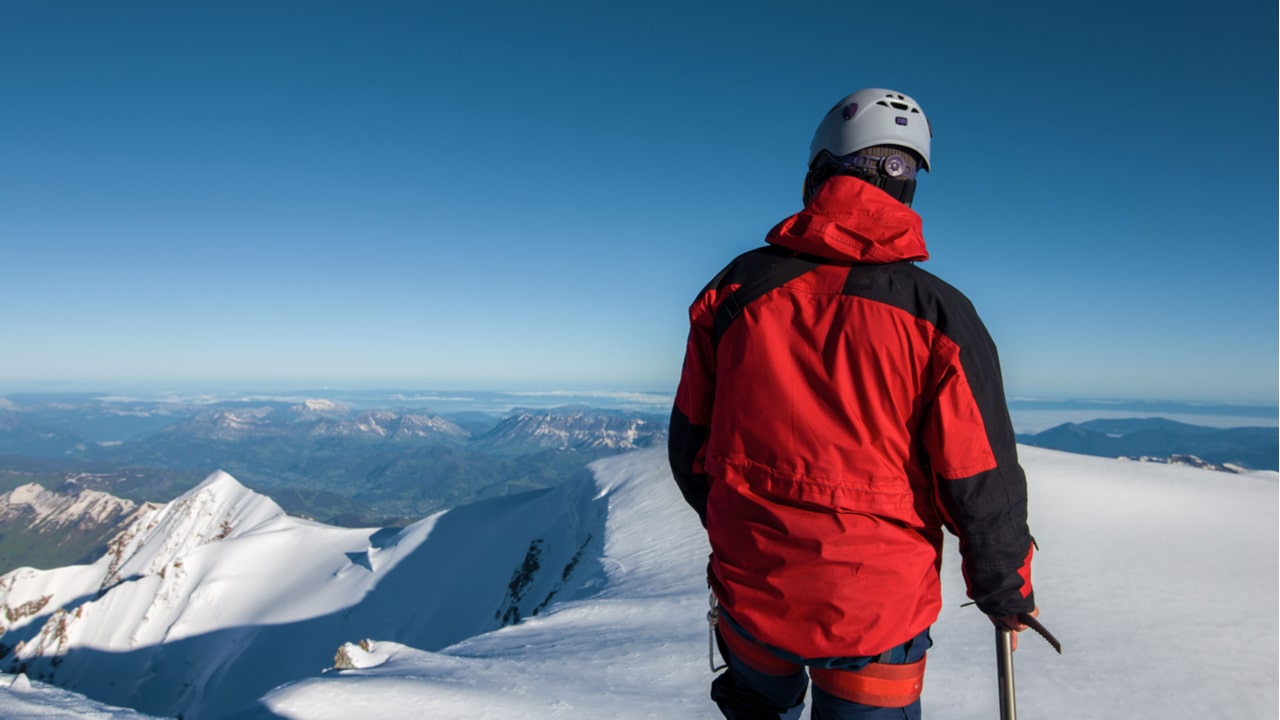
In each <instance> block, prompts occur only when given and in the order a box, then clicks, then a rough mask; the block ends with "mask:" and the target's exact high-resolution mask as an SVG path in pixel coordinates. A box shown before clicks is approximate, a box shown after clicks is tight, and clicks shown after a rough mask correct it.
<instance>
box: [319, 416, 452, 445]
mask: <svg viewBox="0 0 1280 720" xmlns="http://www.w3.org/2000/svg"><path fill="white" fill-rule="evenodd" d="M309 432H310V434H311V435H321V436H325V437H333V436H340V437H377V438H395V439H405V438H430V437H453V438H457V439H466V438H468V437H470V435H471V434H470V433H468V432H467V431H466V430H463V429H462V428H460V427H458V426H457V425H456V424H454V423H453V422H450V421H449V420H446V419H444V418H442V417H440V416H438V415H412V414H409V415H401V414H399V413H397V412H393V411H391V410H370V411H366V412H362V413H359V414H357V415H355V416H354V417H347V418H341V417H340V418H332V419H327V420H324V421H321V422H318V423H316V424H315V425H313V426H312V427H311V429H310V431H309Z"/></svg>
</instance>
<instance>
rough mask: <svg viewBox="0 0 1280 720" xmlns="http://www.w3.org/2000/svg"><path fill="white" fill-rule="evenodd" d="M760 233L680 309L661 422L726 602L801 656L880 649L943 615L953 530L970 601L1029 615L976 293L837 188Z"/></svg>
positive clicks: (1001, 424) (846, 187) (999, 393)
mask: <svg viewBox="0 0 1280 720" xmlns="http://www.w3.org/2000/svg"><path fill="white" fill-rule="evenodd" d="M767 240H768V242H769V246H768V247H766V248H761V249H759V250H755V251H752V252H748V253H746V254H744V255H742V256H740V257H738V258H737V259H735V260H734V261H733V262H732V263H730V264H729V265H728V266H727V267H726V268H725V269H724V270H723V271H722V272H721V273H720V274H719V275H718V276H717V277H716V278H715V279H714V280H712V281H711V283H710V284H709V285H708V286H707V287H706V289H704V290H703V291H702V293H701V294H699V296H698V298H697V300H696V301H695V302H694V303H693V305H692V307H691V308H690V311H689V312H690V320H691V325H692V329H691V331H690V334H689V344H688V349H687V353H686V356H685V363H684V370H683V373H682V376H681V379H680V387H679V389H678V391H677V393H676V402H675V408H674V410H673V412H672V418H671V440H670V454H671V465H672V470H673V473H674V475H675V478H676V481H677V483H679V485H680V489H681V491H682V492H683V493H684V496H685V498H686V499H687V500H688V501H689V503H690V505H692V506H693V507H694V509H695V510H697V511H698V513H699V516H700V517H701V518H702V520H703V524H704V525H705V526H706V528H707V532H708V535H709V537H710V541H711V548H712V556H711V562H710V567H709V573H710V582H711V585H712V588H713V590H714V591H715V593H716V596H717V597H718V598H719V599H720V602H721V605H722V607H723V608H724V609H725V610H726V611H727V612H728V614H729V615H730V616H731V617H732V618H733V619H734V620H735V621H737V622H738V624H740V625H741V626H742V627H743V629H745V630H746V631H747V632H748V633H750V634H751V635H752V636H754V637H755V638H756V639H758V640H760V641H761V642H764V643H766V644H769V645H772V646H774V647H777V648H781V649H783V650H786V651H788V652H790V653H793V654H795V655H799V656H801V657H805V658H824V657H842V656H859V655H875V654H878V653H880V652H882V651H884V650H886V649H888V648H890V647H893V646H895V645H898V644H901V643H903V642H905V641H906V640H908V639H910V638H912V637H914V636H915V635H917V634H918V633H920V632H921V631H922V630H924V629H925V628H927V627H928V626H929V625H931V624H932V623H933V622H934V621H935V620H936V619H937V616H938V611H939V609H940V607H941V603H942V599H941V588H940V582H939V577H938V569H939V566H940V564H941V558H940V552H941V548H942V527H943V526H944V525H945V526H947V527H948V528H949V529H951V531H952V532H953V533H955V534H956V535H957V536H958V537H959V539H960V550H961V554H962V557H963V566H964V571H965V577H966V581H967V583H968V590H969V594H970V597H971V598H973V599H974V600H976V601H977V604H978V607H979V608H980V609H982V610H983V611H984V612H986V613H988V614H991V615H997V616H1003V615H1010V614H1016V613H1018V612H1025V611H1030V610H1031V609H1032V608H1034V607H1035V603H1034V600H1033V598H1032V593H1031V577H1030V562H1031V549H1032V539H1031V536H1030V534H1029V532H1028V529H1027V522H1026V479H1025V476H1024V475H1023V472H1022V468H1021V467H1020V466H1019V465H1018V459H1017V452H1016V449H1015V446H1014V436H1013V429H1012V426H1011V424H1010V422H1009V414H1008V410H1007V407H1006V405H1005V399H1004V390H1003V386H1002V381H1001V378H1000V368H999V361H998V359H997V357H996V349H995V346H994V345H993V344H992V342H991V339H990V337H989V336H988V335H987V332H986V329H985V328H984V327H983V325H982V322H981V321H980V320H979V318H978V316H977V314H976V313H975V312H974V310H973V307H972V305H971V304H970V303H969V301H968V300H967V299H966V298H965V297H964V296H963V295H962V294H960V292H958V291H957V290H955V289H954V288H952V287H951V286H949V285H947V284H946V283H944V282H942V281H941V280H939V279H937V278H936V277H934V276H933V275H931V274H929V273H928V272H925V271H924V270H921V269H920V268H918V267H917V266H916V265H915V264H914V261H918V260H924V259H926V258H928V252H927V251H926V249H925V245H924V238H923V236H922V235H921V230H920V217H919V216H918V215H916V213H915V212H913V211H912V210H911V209H910V208H908V207H906V206H904V205H902V204H901V203H899V202H898V201H896V200H894V199H893V198H891V197H890V196H889V195H887V194H885V193H884V192H882V191H880V190H879V189H877V188H875V187H873V186H871V185H869V184H867V183H864V182H862V181H861V180H857V179H854V178H849V177H836V178H833V179H831V180H829V181H828V182H826V183H825V184H824V185H823V186H822V188H821V189H820V190H819V192H818V194H817V196H816V197H815V198H814V199H813V200H812V202H811V203H810V204H809V206H808V207H807V208H806V209H805V210H804V211H803V212H800V213H798V214H797V215H794V216H792V217H790V218H788V219H786V220H784V221H783V222H782V223H780V224H779V225H778V226H777V227H775V228H774V229H773V230H772V231H771V232H770V233H769V236H768V238H767Z"/></svg>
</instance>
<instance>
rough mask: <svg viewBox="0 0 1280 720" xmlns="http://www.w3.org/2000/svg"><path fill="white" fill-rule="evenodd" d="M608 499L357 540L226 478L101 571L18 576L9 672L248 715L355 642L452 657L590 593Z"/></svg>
mask: <svg viewBox="0 0 1280 720" xmlns="http://www.w3.org/2000/svg"><path fill="white" fill-rule="evenodd" d="M597 496H598V492H597V491H596V489H595V488H594V487H585V485H583V484H579V486H577V487H565V488H562V489H559V490H548V491H543V492H538V493H529V494H526V495H522V496H517V497H512V498H501V499H497V500H493V501H489V502H483V503H477V504H475V505H471V506H467V507H464V508H458V509H456V510H453V511H450V512H447V513H441V514H438V515H435V516H432V517H430V518H427V519H425V520H422V521H420V522H419V523H417V524H415V525H412V526H410V527H407V528H405V529H403V530H382V531H380V530H376V529H354V530H353V529H345V528H333V527H328V526H324V525H319V524H315V523H310V522H307V521H303V520H299V519H296V518H292V517H289V516H287V515H285V514H284V512H283V511H281V510H280V508H279V507H277V506H276V505H275V504H274V503H272V502H271V501H270V500H269V499H267V498H266V497H263V496H261V495H258V494H256V493H253V492H252V491H250V490H248V489H246V488H244V487H243V486H242V485H240V484H239V483H238V482H236V481H235V480H234V479H233V478H232V477H231V476H230V475H227V474H226V473H221V472H219V473H215V474H213V475H211V476H210V477H209V478H208V479H207V480H206V481H205V482H204V483H202V484H201V485H199V486H198V487H196V488H195V489H193V490H192V491H190V492H188V493H187V494H185V495H183V496H182V497H180V498H178V499H177V500H175V501H173V502H171V503H169V504H168V505H165V506H163V507H160V508H157V509H155V510H153V511H151V512H149V513H146V514H145V515H143V516H142V517H140V518H139V519H138V520H137V521H136V522H134V523H133V524H132V525H131V526H130V527H129V528H128V529H127V530H126V531H124V532H122V533H121V534H120V535H119V536H117V537H116V538H115V540H113V541H112V543H111V546H110V550H109V552H108V553H107V555H106V556H104V557H103V558H102V559H100V560H99V561H98V562H96V563H94V564H93V565H89V566H73V567H68V568H61V569H58V570H52V571H36V570H30V569H22V570H18V571H15V572H13V573H9V574H8V575H5V576H3V577H0V621H3V622H4V629H5V630H6V632H5V634H4V637H3V642H4V643H5V645H6V646H8V647H9V648H11V651H10V652H9V653H8V655H9V656H8V657H7V658H5V663H6V667H7V668H8V669H9V670H11V671H22V672H25V673H26V674H28V675H30V676H31V677H34V678H36V679H39V680H45V681H50V682H55V683H57V684H59V685H62V686H64V687H67V688H70V689H74V690H77V691H79V692H82V693H84V694H86V695H88V696H90V697H93V698H95V699H97V700H100V701H102V702H107V703H110V704H114V705H129V706H132V707H135V708H137V709H139V710H142V711H144V712H148V713H153V714H159V715H165V716H174V715H179V714H180V715H182V716H183V717H185V718H200V717H224V716H233V715H235V714H237V713H239V712H240V711H241V710H242V708H243V706H245V705H247V704H251V703H253V701H254V700H255V699H256V698H258V697H259V696H261V695H262V694H263V693H265V692H266V691H268V690H270V689H271V688H272V687H275V686H276V685H279V684H280V683H283V682H286V681H289V680H294V679H297V678H299V677H306V676H309V675H310V674H311V673H313V672H314V671H315V669H316V668H317V667H323V666H324V665H326V664H328V663H329V662H330V660H331V658H332V657H333V654H334V652H335V651H336V650H337V648H338V647H339V646H340V645H341V644H342V643H343V642H344V641H346V640H348V639H351V638H361V637H396V638H397V639H398V640H400V641H402V642H406V643H407V644H410V645H412V646H414V647H419V648H424V649H428V650H435V649H439V648H442V647H445V646H447V645H449V644H451V643H454V642H457V641H459V640H462V639H465V638H467V637H471V636H473V635H476V634H480V633H483V632H485V631H488V630H492V629H496V628H499V627H502V626H503V625H504V624H510V623H513V622H517V621H518V620H520V619H521V618H524V617H530V616H534V615H537V614H538V613H539V612H541V611H542V610H544V609H545V608H546V607H547V606H548V604H549V602H550V601H551V600H552V599H553V598H555V599H573V598H575V597H578V596H579V595H581V594H582V592H583V591H584V589H585V588H588V587H591V582H593V581H594V582H599V580H600V578H601V577H602V576H601V571H600V565H599V562H598V558H599V550H598V547H599V545H600V543H601V538H602V535H603V532H602V528H603V523H604V511H605V505H604V501H603V500H602V499H601V498H599V497H597ZM493 522H498V523H500V525H499V527H502V528H503V531H502V532H501V533H489V534H487V535H486V534H484V533H477V532H476V530H477V528H479V527H483V526H485V525H486V524H487V523H493Z"/></svg>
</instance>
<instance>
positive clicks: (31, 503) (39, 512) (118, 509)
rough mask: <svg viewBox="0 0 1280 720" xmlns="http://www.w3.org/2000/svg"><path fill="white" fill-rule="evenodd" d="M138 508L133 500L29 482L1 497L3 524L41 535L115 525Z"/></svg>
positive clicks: (83, 489) (72, 485)
mask: <svg viewBox="0 0 1280 720" xmlns="http://www.w3.org/2000/svg"><path fill="white" fill-rule="evenodd" d="M137 507H138V505H137V503H135V502H133V501H132V500H126V499H124V498H118V497H115V496H114V495H110V494H108V493H104V492H99V491H97V490H89V489H87V488H83V487H78V486H76V485H74V484H71V485H69V486H67V487H64V488H62V492H54V491H52V490H46V489H45V488H44V487H43V486H41V485H38V484H36V483H28V484H26V485H21V486H19V487H16V488H14V489H13V490H11V491H9V492H7V493H5V494H3V495H0V524H3V525H12V524H15V523H21V524H23V525H24V526H25V527H27V528H29V529H31V530H36V531H40V532H61V531H66V530H73V529H74V530H95V529H99V528H102V527H109V526H114V525H116V524H118V523H120V522H121V521H122V520H123V519H124V518H126V517H128V516H129V515H130V514H131V513H133V511H134V510H136V509H137Z"/></svg>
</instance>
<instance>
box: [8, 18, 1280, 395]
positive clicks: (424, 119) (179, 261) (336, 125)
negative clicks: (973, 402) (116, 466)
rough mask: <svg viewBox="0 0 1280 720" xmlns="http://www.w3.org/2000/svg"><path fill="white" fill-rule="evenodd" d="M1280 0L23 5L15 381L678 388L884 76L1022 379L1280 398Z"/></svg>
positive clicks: (14, 101) (945, 262) (940, 250)
mask: <svg viewBox="0 0 1280 720" xmlns="http://www.w3.org/2000/svg"><path fill="white" fill-rule="evenodd" d="M1276 13H1277V11H1276V6H1275V4H1274V3H1265V2H1257V1H1256V0H1251V1H1244V0H1225V1H1222V2H1212V3H1209V2H1197V3H1190V2H1176V1H1175V2H1167V1H1166V2H1147V1H1142V2H1125V3H1113V2H1099V1H1096V0H1084V1H1077V2H1071V3H1030V2H1012V1H1010V2H1003V1H1001V2H972V3H957V2H940V1H938V2H931V1H922V2H911V3H875V4H872V3H861V2H804V1H800V2H785V3H784V2H690V1H688V0H682V1H680V2H666V1H664V0H660V1H654V2H645V3H627V4H623V3H610V2H545V3H531V2H515V1H512V2H493V1H486V0H477V1H474V2H429V1H423V2H356V1H354V0H352V1H350V2H329V1H326V0H309V1H306V2H257V1H229V2H216V3H215V2H206V3H193V2H182V3H175V2H167V1H166V2H130V1H128V0H124V1H121V2H110V3H104V2H60V1H59V0H42V1H41V2H18V1H17V0H0V391H14V390H23V389H103V390H110V389H113V388H117V387H122V386H131V387H137V386H155V387H157V388H177V387H192V386H199V385H201V384H207V385H222V386H227V385H240V386H243V387H244V388H245V389H251V388H256V389H263V388H265V387H267V386H272V387H285V388H289V387H292V388H299V387H310V386H317V385H327V386H335V387H368V386H384V387H385V386H396V387H423V388H429V387H435V388H447V387H474V388H483V387H508V388H509V387H556V386H565V387H569V386H574V387H592V386H595V387H624V388H634V389H657V390H662V389H669V388H672V386H673V385H674V383H675V381H676V379H677V376H678V372H679V367H680V362H681V357H682V353H683V348H684V337H685V333H686V331H687V324H686V323H687V316H686V308H687V305H688V303H689V301H690V300H691V299H692V298H693V296H694V295H695V294H696V293H697V291H698V290H699V289H700V288H701V287H702V285H703V284H705V283H706V281H707V280H709V279H710V277H711V276H712V275H714V274H715V272H716V271H718V270H719V269H720V267H721V266H722V265H723V264H724V263H725V262H727V261H728V260H729V259H730V258H731V257H733V256H734V255H736V254H738V253H740V252H743V251H745V250H748V249H750V248H752V247H755V246H758V245H759V244H760V243H761V241H762V240H763V237H764V234H765V233H766V232H767V230H768V229H769V228H770V227H771V226H772V225H773V224H775V223H776V222H778V221H779V220H781V219H782V218H784V217H785V216H787V215H789V214H791V213H793V212H795V211H797V210H798V209H799V208H800V186H801V179H802V177H803V174H804V171H805V162H806V160H807V151H808V145H809V140H810V138H811V136H812V132H813V129H814V127H815V126H816V125H817V123H818V121H819V120H820V119H821V117H822V115H823V114H824V113H825V112H826V110H827V109H828V108H829V107H830V106H831V105H832V104H834V103H835V102H836V101H837V100H838V99H840V98H841V97H842V96H844V95H845V94H847V93H849V92H852V91H853V90H856V89H858V88H861V87H869V86H881V87H890V88H893V89H896V90H900V91H902V92H905V93H907V94H909V95H911V96H913V97H914V98H915V99H916V100H918V101H919V102H920V103H921V104H922V106H923V107H924V109H925V112H926V113H927V114H928V115H929V117H930V120H931V121H932V124H933V128H934V140H933V157H932V160H933V162H932V164H933V172H932V173H930V174H929V175H927V176H925V177H924V178H923V179H922V180H921V182H920V187H919V190H918V192H917V196H916V197H917V200H916V203H915V208H916V209H917V210H918V211H919V212H920V213H921V215H922V216H923V218H924V228H925V237H926V240H927V242H928V243H929V246H930V249H931V252H932V253H933V258H932V259H931V260H930V261H929V262H927V263H925V265H924V267H925V268H927V269H929V270H931V271H932V272H934V273H935V274H937V275H939V276H941V277H943V278H944V279H946V280H947V281H949V282H951V283H952V284H954V285H956V286H957V287H959V288H960V289H961V290H963V291H964V292H965V293H966V294H968V295H969V296H970V298H972V299H973V301H974V303H975V305H976V306H977V307H978V310H979V312H980V313H981V314H982V316H983V318H984V319H985V321H986V322H987V325H988V327H989V329H990V330H991V333H992V335H993V336H994V337H995V339H996V342H997V344H998V345H999V347H1000V350H1001V356H1002V360H1003V363H1004V374H1005V379H1006V383H1007V387H1008V391H1009V394H1010V395H1012V396H1038V397H1056V398H1072V397H1077V398H1078V397H1123V398H1162V399H1176V400H1213V401H1228V402H1244V403H1274V402H1275V401H1276V395H1277V375H1278V372H1280V371H1278V369H1277V345H1278V337H1277V326H1278V319H1277V273H1278V263H1277V157H1278V155H1277V142H1276V138H1277V70H1276V68H1277V40H1276V37H1277V33H1276V28H1277V17H1276Z"/></svg>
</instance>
